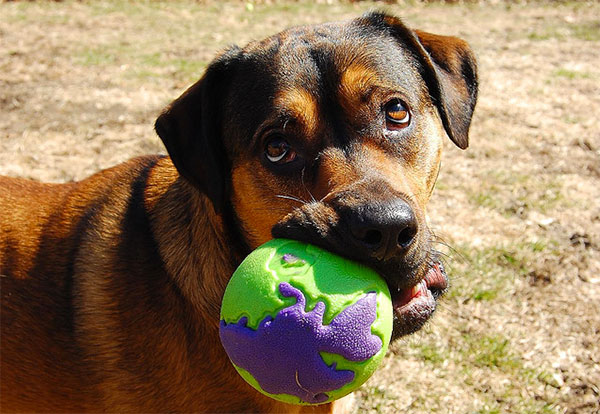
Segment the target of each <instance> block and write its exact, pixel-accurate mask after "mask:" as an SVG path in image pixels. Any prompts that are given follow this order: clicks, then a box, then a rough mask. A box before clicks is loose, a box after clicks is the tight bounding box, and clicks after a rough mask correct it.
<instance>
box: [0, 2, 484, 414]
mask: <svg viewBox="0 0 600 414" xmlns="http://www.w3.org/2000/svg"><path fill="white" fill-rule="evenodd" d="M476 97H477V74H476V64H475V60H474V57H473V54H472V52H471V50H470V49H469V47H468V45H467V44H466V43H465V42H463V41H462V40H460V39H457V38H453V37H445V36H437V35H433V34H430V33H424V32H420V31H413V30H411V29H408V28H407V27H405V26H404V25H403V24H402V23H401V22H400V20H398V19H397V18H395V17H392V16H388V15H385V14H379V13H374V14H368V15H366V16H363V17H361V18H358V19H355V20H351V21H347V22H341V23H329V24H323V25H318V26H307V27H299V28H293V29H289V30H287V31H285V32H282V33H280V34H277V35H275V36H273V37H270V38H267V39H265V40H263V41H259V42H253V43H251V44H249V45H248V46H246V47H245V48H243V49H242V48H237V47H234V48H230V49H228V50H226V51H225V52H223V53H222V54H220V55H219V57H217V58H216V59H215V60H214V61H213V62H212V63H211V64H210V66H209V67H208V68H207V70H206V72H205V74H204V75H203V77H202V78H201V79H200V80H199V81H198V82H197V83H196V84H194V85H192V86H191V87H190V88H189V89H188V90H187V91H186V92H185V93H184V94H183V95H182V96H181V97H179V98H178V99H177V100H175V101H174V102H173V103H172V104H171V105H170V106H169V107H168V108H167V109H166V110H165V111H164V112H163V113H162V115H160V116H159V118H158V120H157V121H156V131H157V133H158V135H159V136H160V137H161V139H162V140H163V142H164V144H165V146H166V149H167V151H168V153H169V157H161V156H147V157H141V158H136V159H133V160H131V161H129V162H126V163H124V164H121V165H118V166H116V167H113V168H111V169H108V170H105V171H101V172H99V173H97V174H95V175H93V176H91V177H89V178H88V179H86V180H83V181H81V182H77V183H69V184H61V185H57V184H41V183H36V182H31V181H27V180H23V179H18V178H0V274H1V275H2V277H0V281H1V283H2V286H1V289H2V290H1V294H2V314H1V315H2V319H1V327H2V336H1V341H2V343H1V346H2V348H1V362H2V366H1V378H0V380H1V381H0V382H1V387H2V388H1V401H0V404H1V408H2V410H3V411H7V412H19V411H21V412H23V411H27V412H60V411H66V412H84V411H95V412H99V411H109V412H229V413H231V412H298V413H299V412H342V411H343V410H344V407H347V405H344V404H343V400H342V401H340V402H336V403H333V404H327V405H322V406H318V407H316V408H315V407H301V406H287V405H285V404H283V403H280V402H277V401H275V400H271V399H269V398H267V397H265V396H263V395H262V394H260V393H258V392H256V391H255V390H254V389H253V388H251V387H250V386H248V385H247V384H246V383H245V382H244V381H243V380H242V379H241V378H240V377H239V376H238V374H237V373H236V371H235V370H234V368H233V367H232V366H231V364H230V363H229V361H228V359H227V357H226V355H225V353H224V351H223V349H222V347H221V345H220V343H219V338H218V329H219V306H220V303H221V298H222V295H223V292H224V288H225V286H226V284H227V281H228V279H229V277H230V276H231V274H232V273H233V271H234V269H235V268H236V267H237V265H238V264H239V263H240V262H241V260H242V259H243V258H244V257H245V256H246V255H247V254H248V253H249V252H250V251H251V250H252V249H254V248H255V247H257V246H259V245H260V244H262V243H264V242H266V241H268V240H270V239H272V238H273V237H282V238H290V239H297V240H301V241H304V242H309V243H312V244H315V245H318V246H320V247H323V248H325V249H327V250H329V251H332V252H334V253H336V254H339V255H342V256H345V257H347V258H350V259H353V260H356V261H359V262H362V263H365V264H367V265H368V266H370V267H372V268H373V269H375V270H376V271H377V272H378V273H379V274H380V275H381V276H382V277H383V278H384V279H385V280H386V281H387V283H388V286H389V288H390V290H391V292H392V297H393V301H394V312H395V322H394V323H395V325H394V336H395V337H400V336H403V335H406V334H409V333H411V332H414V331H415V330H418V329H419V328H420V327H421V326H422V325H423V324H424V323H425V322H426V320H427V319H428V318H429V317H430V316H431V314H432V313H433V311H434V309H435V306H436V301H437V299H438V297H439V296H440V295H441V294H442V293H443V292H444V290H445V289H446V287H447V284H448V279H447V277H446V274H445V272H444V269H443V266H442V265H441V264H440V261H439V257H438V254H437V253H436V252H435V250H434V249H433V247H432V243H431V240H432V235H431V233H430V232H429V230H428V227H427V223H426V221H425V217H426V213H425V212H426V206H427V203H428V200H429V198H430V196H431V193H432V190H433V186H434V183H435V180H436V178H437V175H438V170H439V167H440V157H441V150H442V143H443V140H444V139H447V138H449V139H450V140H452V141H453V142H454V143H455V144H456V145H457V146H459V147H460V148H463V149H464V148H466V147H467V144H468V130H469V124H470V121H471V116H472V113H473V108H474V106H475V101H476Z"/></svg>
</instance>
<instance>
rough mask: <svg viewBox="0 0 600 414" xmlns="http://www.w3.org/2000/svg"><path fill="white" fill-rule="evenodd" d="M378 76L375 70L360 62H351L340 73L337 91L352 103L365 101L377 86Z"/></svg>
mask: <svg viewBox="0 0 600 414" xmlns="http://www.w3.org/2000/svg"><path fill="white" fill-rule="evenodd" d="M378 79H379V76H378V74H377V72H376V71H374V70H373V69H372V68H369V67H368V66H366V65H363V64H360V63H353V64H351V65H350V66H349V67H348V68H347V69H346V70H345V71H344V73H342V76H341V79H340V86H339V92H340V93H341V95H342V96H343V97H344V98H345V99H347V100H348V101H349V103H351V104H354V105H360V104H361V103H363V102H365V101H367V100H368V99H369V97H370V94H371V92H373V90H374V88H375V87H376V86H378Z"/></svg>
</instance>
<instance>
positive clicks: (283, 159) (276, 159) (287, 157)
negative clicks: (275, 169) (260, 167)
mask: <svg viewBox="0 0 600 414" xmlns="http://www.w3.org/2000/svg"><path fill="white" fill-rule="evenodd" d="M265 156H266V157H267V159H268V160H269V161H271V162H272V163H274V164H285V163H288V162H290V161H293V160H294V159H295V158H296V152H295V151H294V150H293V149H292V147H290V144H288V142H287V141H286V140H285V138H283V137H280V136H275V137H273V138H271V139H269V140H268V141H267V145H266V148H265Z"/></svg>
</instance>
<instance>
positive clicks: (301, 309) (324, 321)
mask: <svg viewBox="0 0 600 414" xmlns="http://www.w3.org/2000/svg"><path fill="white" fill-rule="evenodd" d="M392 323H393V310H392V301H391V298H390V293H389V290H388V287H387V284H386V283H385V281H384V280H383V279H382V278H381V277H380V276H379V275H377V273H375V272H374V271H373V270H371V269H370V268H368V267H366V266H363V265H361V264H358V263H355V262H353V261H350V260H347V259H344V258H342V257H340V256H337V255H334V254H332V253H329V252H327V251H325V250H323V249H320V248H318V247H315V246H312V245H309V244H306V243H301V242H298V241H293V240H285V239H274V240H271V241H269V242H268V243H265V244H264V245H262V246H260V247H259V248H257V249H256V250H254V251H253V252H252V253H251V254H250V255H248V257H247V258H246V259H245V260H244V261H243V262H242V264H241V265H240V266H239V267H238V269H237V270H236V271H235V273H234V274H233V276H232V277H231V280H230V281H229V284H228V285H227V288H226V290H225V295H224V297H223V303H222V306H221V327H220V336H221V342H222V344H223V347H224V348H225V351H226V352H227V354H228V356H229V358H230V360H231V362H232V363H233V365H234V366H235V368H236V369H237V371H238V372H239V373H240V375H241V376H242V377H243V378H244V379H245V380H246V381H247V382H248V383H250V384H251V385H252V386H253V387H254V388H256V389H257V390H258V391H260V392H262V393H263V394H266V395H268V396H269V397H272V398H274V399H277V400H280V401H283V402H286V403H290V404H323V403H326V402H330V401H333V400H336V399H338V398H341V397H343V396H344V395H346V394H348V393H350V392H352V391H354V390H355V389H356V388H358V387H359V386H360V385H361V384H363V383H364V382H365V381H366V380H367V379H368V378H369V377H370V376H371V375H372V374H373V372H374V371H375V369H376V368H377V367H378V366H379V364H380V363H381V360H382V359H383V357H384V355H385V353H386V350H387V347H388V345H389V341H390V337H391V333H392Z"/></svg>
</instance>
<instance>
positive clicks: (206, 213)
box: [145, 158, 244, 329]
mask: <svg viewBox="0 0 600 414" xmlns="http://www.w3.org/2000/svg"><path fill="white" fill-rule="evenodd" d="M145 196H146V197H145V204H146V209H147V211H148V213H149V216H150V221H151V225H152V227H153V229H152V230H153V233H154V237H155V238H156V241H157V244H158V248H159V252H160V255H161V259H162V261H163V263H164V266H165V270H166V271H167V273H169V275H170V277H171V278H172V279H173V281H174V282H175V283H176V284H177V286H178V287H179V289H180V290H181V292H182V294H183V296H184V297H185V298H186V299H187V300H188V301H189V303H190V304H191V305H192V306H193V307H194V308H195V310H196V311H197V312H200V313H201V314H203V315H205V316H209V315H210V316H212V318H210V319H209V318H206V319H205V321H206V320H211V321H212V322H213V323H212V324H211V328H214V329H218V325H219V318H218V315H219V311H220V304H221V299H222V295H223V292H224V291H225V286H226V285H227V282H228V280H229V276H231V274H232V273H233V271H234V270H235V267H236V266H237V265H238V264H239V262H240V261H241V259H242V258H243V255H244V252H240V251H239V250H240V249H239V247H238V248H236V247H233V246H234V245H236V244H237V243H235V242H234V240H231V239H232V238H234V237H235V235H230V234H229V232H228V228H227V227H228V226H227V224H226V218H224V215H223V214H222V213H219V214H217V213H216V212H215V210H214V208H213V205H212V203H211V202H210V200H209V199H208V198H207V197H206V196H205V195H204V194H202V193H201V192H200V191H199V190H198V189H196V188H195V187H193V186H192V185H191V184H190V183H188V182H187V181H186V180H185V179H184V178H182V177H181V176H180V175H179V174H178V173H177V171H176V170H175V168H174V167H173V165H172V164H171V162H170V160H169V159H168V158H165V159H162V160H161V161H160V162H159V163H158V164H157V165H156V167H155V168H153V170H152V172H151V173H150V176H149V177H148V186H147V189H146V194H145ZM158 229H161V230H160V231H158ZM198 269H203V272H202V273H201V274H199V273H198Z"/></svg>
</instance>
